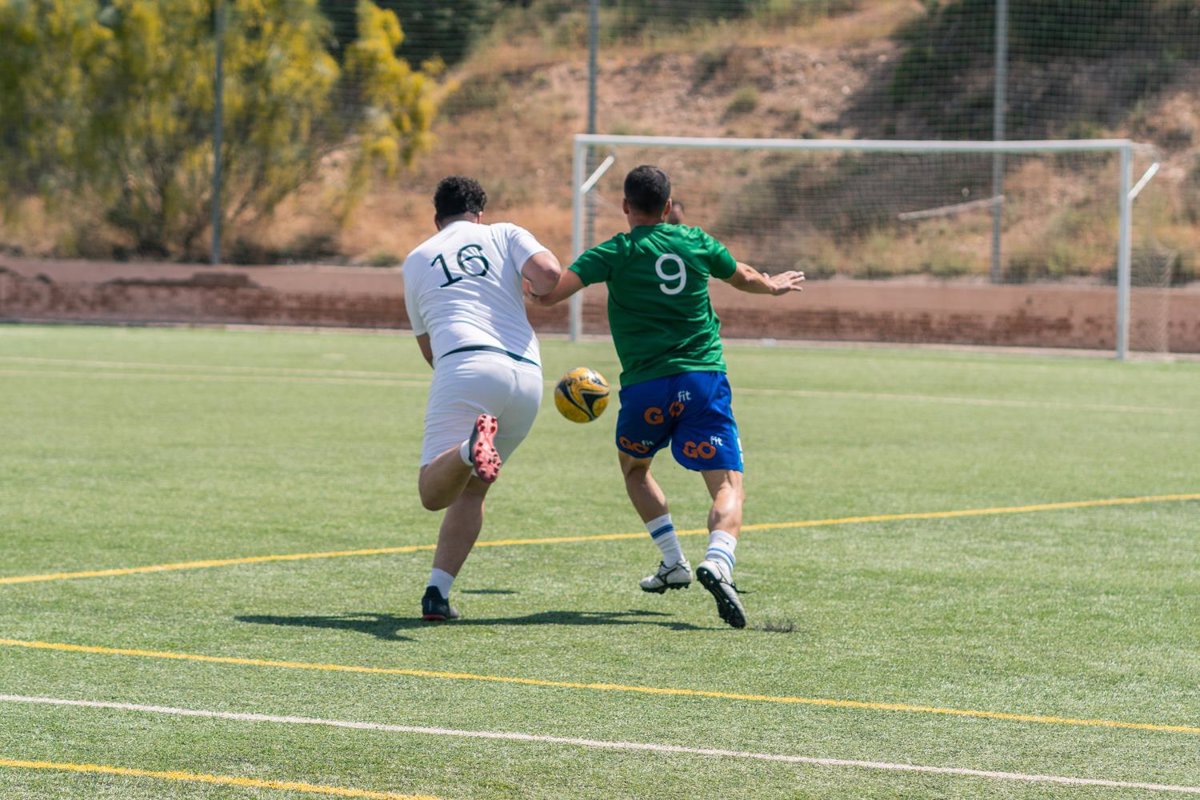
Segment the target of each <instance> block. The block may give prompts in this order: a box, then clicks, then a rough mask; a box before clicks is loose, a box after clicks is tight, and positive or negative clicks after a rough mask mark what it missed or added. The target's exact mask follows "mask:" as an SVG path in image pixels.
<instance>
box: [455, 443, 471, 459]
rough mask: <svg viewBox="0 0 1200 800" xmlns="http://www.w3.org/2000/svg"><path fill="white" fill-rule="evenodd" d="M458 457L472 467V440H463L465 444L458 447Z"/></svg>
mask: <svg viewBox="0 0 1200 800" xmlns="http://www.w3.org/2000/svg"><path fill="white" fill-rule="evenodd" d="M458 457H459V458H461V459H462V460H463V463H464V464H466V465H467V466H470V465H471V440H470V439H463V443H462V444H460V445H459V446H458Z"/></svg>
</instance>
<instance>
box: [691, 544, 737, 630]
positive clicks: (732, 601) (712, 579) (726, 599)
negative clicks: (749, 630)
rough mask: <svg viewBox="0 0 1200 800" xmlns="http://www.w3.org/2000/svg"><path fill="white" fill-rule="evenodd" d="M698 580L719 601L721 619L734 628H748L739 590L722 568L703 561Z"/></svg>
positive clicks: (697, 575) (698, 572)
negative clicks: (725, 575)
mask: <svg viewBox="0 0 1200 800" xmlns="http://www.w3.org/2000/svg"><path fill="white" fill-rule="evenodd" d="M696 578H697V579H698V580H699V581H700V584H701V585H702V586H703V587H704V588H705V589H708V591H709V594H711V595H712V596H713V599H714V600H716V601H717V613H718V614H720V615H721V619H723V620H725V622H727V623H729V625H731V626H732V627H734V628H744V627H746V609H744V608H742V601H741V600H740V599H739V598H738V589H737V587H736V586H734V585H733V581H730V580H727V579H726V578H725V577H724V576H723V575H722V574H721V570H720V568H718V567H717V565H716V564H714V563H713V562H711V561H707V560H706V561H703V562H701V564H700V566H699V567H697V568H696Z"/></svg>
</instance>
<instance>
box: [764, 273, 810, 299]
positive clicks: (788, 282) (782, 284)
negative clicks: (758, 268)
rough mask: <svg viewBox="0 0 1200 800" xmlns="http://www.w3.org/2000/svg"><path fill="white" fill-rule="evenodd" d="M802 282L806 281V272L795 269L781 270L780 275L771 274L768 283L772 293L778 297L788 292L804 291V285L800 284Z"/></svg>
mask: <svg viewBox="0 0 1200 800" xmlns="http://www.w3.org/2000/svg"><path fill="white" fill-rule="evenodd" d="M802 283H804V273H803V272H800V271H799V270H794V269H791V270H788V271H787V272H781V273H779V274H778V275H771V276H770V277H768V278H767V284H768V285H769V286H770V287H771V294H773V295H775V296H776V297H778V296H779V295H781V294H787V293H788V292H803V291H804V287H803V286H801V285H800V284H802Z"/></svg>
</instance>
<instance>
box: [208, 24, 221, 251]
mask: <svg viewBox="0 0 1200 800" xmlns="http://www.w3.org/2000/svg"><path fill="white" fill-rule="evenodd" d="M214 3H215V4H216V6H215V9H214V11H215V13H214V14H213V18H214V19H213V37H214V38H215V40H216V41H215V43H214V44H215V51H216V72H215V74H214V76H213V179H212V250H211V253H210V255H211V261H212V263H213V265H214V266H215V265H217V264H220V263H221V134H222V128H223V127H224V112H225V2H224V0H214Z"/></svg>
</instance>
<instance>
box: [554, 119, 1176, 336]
mask: <svg viewBox="0 0 1200 800" xmlns="http://www.w3.org/2000/svg"><path fill="white" fill-rule="evenodd" d="M999 155H1003V156H1006V157H1009V156H1012V157H1014V158H1005V159H1004V163H1005V165H1006V170H1007V176H1006V178H1007V181H1008V182H1009V183H1011V184H1012V191H1011V197H1010V196H1008V195H1010V192H1009V191H1008V186H1007V185H1006V186H1005V191H1004V192H1002V193H1001V194H1000V195H999V196H993V195H994V190H993V188H992V185H993V184H992V180H993V165H994V163H995V157H996V156H999ZM1135 156H1136V157H1138V158H1139V160H1144V161H1146V162H1147V163H1149V162H1150V161H1152V160H1153V159H1152V156H1153V148H1151V147H1149V146H1147V145H1141V144H1137V143H1135V142H1133V141H1131V140H1128V139H1073V140H1036V141H1029V140H1027V141H918V140H872V139H859V140H848V139H745V138H743V139H738V138H720V137H679V136H630V135H607V134H579V135H577V136H576V137H575V140H574V157H573V165H572V176H573V179H572V189H573V192H572V194H573V199H572V227H573V232H572V250H573V256H576V257H577V256H578V255H579V254H580V253H581V252H583V250H585V249H586V248H587V247H589V246H590V245H591V244H593V243H594V242H590V241H585V239H586V238H587V237H588V231H589V230H590V229H591V227H592V226H591V225H590V224H589V221H590V220H593V219H598V218H602V220H603V221H602V223H601V224H599V225H597V230H598V231H601V233H599V235H598V238H607V236H609V235H612V234H614V233H616V232H617V231H618V230H622V229H623V227H622V224H623V219H622V218H620V217H619V215H617V214H615V213H613V212H614V208H615V206H619V202H620V196H621V194H620V192H621V189H620V182H621V181H622V180H623V178H624V175H625V173H626V172H628V170H629V169H631V168H632V167H634V166H636V165H637V164H640V163H655V164H658V165H659V166H662V167H663V168H664V169H666V171H667V172H668V174H670V175H671V178H672V184H673V189H674V192H675V194H676V196H679V197H684V198H687V208H688V213H689V217H688V219H687V222H688V224H698V225H700V227H703V228H705V229H706V230H708V231H709V232H710V233H713V234H714V235H715V236H716V237H717V238H718V239H721V240H722V241H726V242H727V243H729V242H730V241H733V242H736V243H737V244H738V245H739V247H738V249H737V250H735V255H739V253H741V252H743V251H747V250H748V251H749V252H751V253H754V254H755V256H756V257H757V260H758V261H759V262H765V263H768V265H769V266H772V267H774V268H775V269H778V268H781V267H782V268H800V269H805V271H809V272H810V274H812V275H813V276H817V275H825V276H832V275H835V274H836V275H841V274H844V271H845V272H850V273H851V274H850V275H849V276H851V277H862V276H860V275H855V274H853V273H852V271H851V270H850V269H849V268H847V267H845V266H843V267H838V266H836V265H833V266H830V264H833V262H836V261H838V258H839V257H834V256H831V255H829V253H830V252H831V248H833V249H836V248H838V247H840V246H841V242H854V243H855V247H857V248H859V249H858V250H856V251H854V252H850V253H847V254H845V255H844V256H842V257H841V258H844V259H846V260H847V262H861V263H862V264H865V265H866V266H864V267H863V269H866V270H867V273H866V275H865V276H866V277H888V276H889V275H890V273H889V270H894V271H895V273H896V274H897V275H905V274H912V273H916V272H920V271H922V270H926V271H931V272H932V274H934V275H935V276H939V277H946V276H958V277H964V278H971V277H978V279H979V280H985V279H987V278H988V275H987V270H986V269H980V267H979V264H978V263H976V262H977V261H978V260H979V259H981V258H986V257H988V256H990V255H991V253H992V250H993V247H992V246H986V247H985V246H983V245H984V244H986V240H987V239H990V238H991V236H992V223H991V218H992V216H993V211H994V209H995V208H996V206H999V207H1000V210H1001V211H1002V212H1003V213H1004V214H1005V219H1006V222H1005V225H1006V227H1007V228H1008V229H1010V230H1011V233H1007V232H1006V233H1005V234H1004V236H1005V237H1007V236H1009V235H1011V236H1012V237H1013V238H1014V240H1016V239H1019V240H1020V242H1021V246H1020V248H1019V250H1020V252H1018V253H1016V254H1014V256H1013V258H1014V259H1015V260H1014V267H1013V269H1012V270H1011V272H1012V275H1010V276H1008V277H1007V281H1008V282H1015V281H1021V280H1028V279H1038V278H1042V277H1044V278H1046V279H1048V280H1062V279H1067V280H1075V281H1084V280H1087V279H1088V276H1087V274H1086V273H1087V272H1088V271H1089V270H1090V271H1091V273H1092V275H1091V279H1093V280H1095V281H1100V280H1101V278H1100V277H1098V276H1097V275H1098V273H1101V272H1103V282H1104V283H1105V285H1108V286H1110V287H1111V285H1112V282H1115V285H1116V303H1115V309H1114V313H1115V351H1116V357H1117V358H1119V359H1124V358H1126V357H1127V356H1128V353H1129V348H1130V311H1131V302H1130V300H1131V288H1132V285H1133V283H1132V279H1131V275H1132V272H1131V263H1132V252H1133V242H1134V236H1133V205H1134V198H1135V197H1136V195H1137V193H1138V192H1139V191H1141V189H1142V188H1143V187H1144V186H1145V185H1146V183H1147V182H1148V181H1149V180H1150V178H1152V177H1153V175H1154V171H1155V170H1156V168H1157V165H1156V164H1153V165H1151V166H1150V168H1149V169H1147V170H1145V172H1144V173H1139V175H1140V176H1141V180H1139V181H1138V182H1137V185H1136V186H1135V182H1134V177H1135V176H1134V169H1135ZM601 159H603V160H601ZM593 164H595V166H592V165H593ZM1137 166H1138V167H1141V164H1138V165H1137ZM589 168H590V172H589ZM705 192H707V193H705ZM981 195H982V197H981ZM697 196H703V197H704V198H705V200H704V204H703V205H702V206H698V205H697V204H696V203H695V200H696V199H697ZM1055 203H1058V204H1059V205H1061V206H1063V208H1062V209H1061V212H1062V213H1059V212H1058V211H1054V210H1053V209H1054V208H1055V205H1054V204H1055ZM696 207H700V208H703V209H704V211H705V212H706V213H707V217H706V218H705V219H703V220H701V219H696V218H693V216H692V209H693V208H696ZM764 213H765V214H767V215H774V216H771V218H770V219H765V220H764V219H762V218H761V217H756V214H758V215H762V214H764ZM981 216H986V217H987V219H988V222H987V225H986V231H985V226H983V225H982V224H980V218H981ZM1051 217H1053V220H1052V219H1050V218H1051ZM919 226H924V227H919ZM1055 226H1057V227H1055ZM1114 228H1115V230H1114ZM955 236H957V237H959V238H960V239H961V242H960V244H959V245H955V244H954V242H953V238H954V237H955ZM771 237H774V238H771ZM889 237H892V238H890V239H889ZM938 237H941V239H940V240H939V241H941V244H939V245H938V247H939V248H940V250H939V252H938V253H935V254H933V255H930V254H927V253H919V252H918V251H917V250H916V249H915V248H916V247H917V243H918V242H921V241H922V240H924V241H926V242H928V241H931V240H938ZM980 237H986V238H983V239H981V238H980ZM766 238H771V241H770V242H763V241H762V240H763V239H766ZM968 242H969V243H970V244H971V246H970V247H969V248H968V247H966V246H963V245H966V244H967V243H968ZM1001 244H1007V241H1004V242H1001V241H997V242H995V243H994V246H995V247H999V246H1000V245H1001ZM975 245H979V246H975ZM1015 247H1016V245H1014V248H1015ZM1039 247H1040V248H1041V250H1039V249H1038V248H1039ZM731 249H732V248H731ZM967 249H970V250H971V253H970V254H968V255H963V254H962V252H961V251H965V250H967ZM910 250H911V255H910V256H909V257H910V258H912V260H913V262H914V263H913V264H909V265H906V264H903V263H901V262H900V261H898V260H897V259H900V258H903V255H902V254H903V253H904V252H907V251H910ZM955 250H958V251H960V252H959V254H958V255H955V253H954V251H955ZM1005 250H1006V254H1007V250H1008V248H1007V247H1006V248H1005ZM806 251H807V252H806ZM817 251H820V252H822V253H825V254H826V255H825V256H819V255H810V253H816V252H817ZM984 251H986V252H984ZM1076 251H1077V252H1076ZM871 253H875V255H871ZM880 253H885V254H886V257H883V256H880V255H879V254H880ZM739 257H740V256H739ZM822 259H824V260H822ZM742 260H746V261H749V262H750V263H755V264H756V266H757V265H758V264H757V263H756V261H755V260H751V258H742ZM876 261H879V262H881V263H882V262H887V263H886V264H884V265H883V266H882V267H881V268H876V267H874V266H873V265H874V264H875V262H876ZM826 262H829V263H826ZM1042 262H1044V263H1042ZM855 269H857V267H855ZM879 269H882V272H880V271H879ZM872 270H874V271H872ZM994 277H995V276H994V275H993V276H992V279H993V280H994ZM1114 279H1115V281H1114ZM582 303H583V298H582V296H581V295H578V294H577V295H575V296H574V297H573V298H572V300H571V306H570V315H569V332H570V336H571V339H572V340H575V339H577V338H578V337H579V336H580V335H581V334H582V332H583V330H582V328H583V325H582V320H583V314H582Z"/></svg>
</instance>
